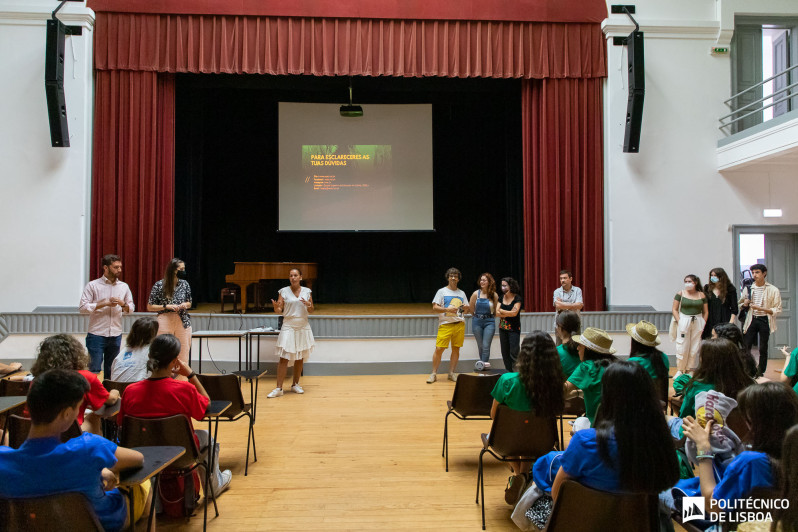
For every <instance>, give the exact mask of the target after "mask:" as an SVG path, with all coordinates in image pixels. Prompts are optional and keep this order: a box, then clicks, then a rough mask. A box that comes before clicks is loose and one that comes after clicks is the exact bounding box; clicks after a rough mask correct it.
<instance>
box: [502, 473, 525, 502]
mask: <svg viewBox="0 0 798 532" xmlns="http://www.w3.org/2000/svg"><path fill="white" fill-rule="evenodd" d="M525 487H526V475H513V476H511V477H510V478H509V479H508V480H507V487H506V488H505V490H504V502H506V503H507V504H509V505H511V506H515V505H516V503H517V502H518V499H520V498H521V494H522V493H524V488H525Z"/></svg>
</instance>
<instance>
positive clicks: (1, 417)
mask: <svg viewBox="0 0 798 532" xmlns="http://www.w3.org/2000/svg"><path fill="white" fill-rule="evenodd" d="M28 390H30V381H10V380H6V379H3V380H0V396H2V397H11V396H27V395H28ZM11 415H17V416H24V415H25V405H24V404H23V405H19V406H18V407H16V408H12V409H11V410H8V411H6V412H3V413H2V414H0V429H4V428H7V427H6V424H7V420H8V419H9V416H11ZM25 434H26V435H27V432H26V433H25Z"/></svg>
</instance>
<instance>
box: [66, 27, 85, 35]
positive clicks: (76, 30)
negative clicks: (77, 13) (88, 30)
mask: <svg viewBox="0 0 798 532" xmlns="http://www.w3.org/2000/svg"><path fill="white" fill-rule="evenodd" d="M64 27H65V28H66V29H65V30H64V35H83V26H64Z"/></svg>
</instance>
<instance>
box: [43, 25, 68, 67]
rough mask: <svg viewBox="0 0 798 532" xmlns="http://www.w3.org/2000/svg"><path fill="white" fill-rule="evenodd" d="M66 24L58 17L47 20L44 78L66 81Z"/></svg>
mask: <svg viewBox="0 0 798 532" xmlns="http://www.w3.org/2000/svg"><path fill="white" fill-rule="evenodd" d="M66 32H67V30H66V26H65V25H64V24H63V23H62V22H61V21H60V20H58V19H50V20H48V21H47V48H46V54H45V57H44V80H45V81H64V49H65V42H66Z"/></svg>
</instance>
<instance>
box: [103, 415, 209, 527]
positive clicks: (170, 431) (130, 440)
mask: <svg viewBox="0 0 798 532" xmlns="http://www.w3.org/2000/svg"><path fill="white" fill-rule="evenodd" d="M119 444H120V445H122V446H123V447H128V448H130V447H147V446H152V445H174V446H180V447H183V448H185V449H186V454H184V455H183V456H181V457H180V458H178V459H177V460H176V461H175V462H174V463H173V464H172V465H171V466H169V467H168V468H167V469H166V470H167V471H177V472H178V473H180V474H182V475H188V474H190V473H193V472H194V470H195V469H197V468H198V467H201V468H203V469H204V470H205V479H206V481H205V513H204V521H203V530H205V529H206V528H207V526H208V498H209V496H208V495H209V494H210V498H211V499H213V508H214V510H215V511H216V517H219V508H218V507H217V505H216V495H215V494H214V492H213V485H212V484H211V482H210V480H209V479H210V475H211V474H212V473H213V472H212V471H209V468H208V463H209V460H210V456H211V453H212V452H213V449H212V448H206V449H203V450H202V451H207V452H205V453H204V455H203V454H202V451H201V450H200V449H199V448H198V447H197V442H196V441H195V440H194V429H193V428H192V427H191V422H190V421H189V420H188V418H187V417H186V416H184V415H182V414H177V415H174V416H169V417H160V418H152V419H144V418H138V417H133V416H125V419H124V421H123V422H122V434H121V437H120V442H119Z"/></svg>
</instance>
